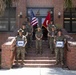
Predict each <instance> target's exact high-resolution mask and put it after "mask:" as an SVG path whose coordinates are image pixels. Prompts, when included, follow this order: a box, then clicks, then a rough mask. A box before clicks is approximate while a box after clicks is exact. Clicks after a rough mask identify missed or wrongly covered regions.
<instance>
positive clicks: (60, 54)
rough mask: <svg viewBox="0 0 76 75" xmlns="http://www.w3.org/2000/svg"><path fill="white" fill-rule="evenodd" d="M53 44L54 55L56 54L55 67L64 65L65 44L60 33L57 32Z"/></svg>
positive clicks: (59, 31)
mask: <svg viewBox="0 0 76 75" xmlns="http://www.w3.org/2000/svg"><path fill="white" fill-rule="evenodd" d="M54 43H55V54H56V65H57V64H59V63H61V65H64V63H63V58H64V44H65V43H66V39H65V37H64V36H63V35H62V31H61V30H58V33H57V36H56V37H55V39H54Z"/></svg>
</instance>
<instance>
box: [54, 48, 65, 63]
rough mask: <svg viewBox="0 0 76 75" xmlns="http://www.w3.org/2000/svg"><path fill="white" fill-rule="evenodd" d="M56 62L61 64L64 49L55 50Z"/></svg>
mask: <svg viewBox="0 0 76 75" xmlns="http://www.w3.org/2000/svg"><path fill="white" fill-rule="evenodd" d="M55 54H56V62H63V57H64V48H55Z"/></svg>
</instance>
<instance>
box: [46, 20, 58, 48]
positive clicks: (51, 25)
mask: <svg viewBox="0 0 76 75" xmlns="http://www.w3.org/2000/svg"><path fill="white" fill-rule="evenodd" d="M52 27H54V30H55V31H56V29H57V27H56V26H55V25H54V24H53V21H50V23H49V25H48V26H47V31H48V33H50V32H51V30H52ZM49 41H50V37H49V36H48V47H50V42H49Z"/></svg>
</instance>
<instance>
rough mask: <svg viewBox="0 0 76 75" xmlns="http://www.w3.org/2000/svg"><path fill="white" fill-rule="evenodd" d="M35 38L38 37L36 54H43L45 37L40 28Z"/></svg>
mask: <svg viewBox="0 0 76 75" xmlns="http://www.w3.org/2000/svg"><path fill="white" fill-rule="evenodd" d="M35 37H36V53H37V54H38V53H40V54H42V37H43V34H42V30H41V28H40V27H38V28H37V31H36V34H35Z"/></svg>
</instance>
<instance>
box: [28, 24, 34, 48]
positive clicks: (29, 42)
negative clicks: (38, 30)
mask: <svg viewBox="0 0 76 75" xmlns="http://www.w3.org/2000/svg"><path fill="white" fill-rule="evenodd" d="M27 30H28V36H27V41H28V43H27V44H28V47H31V45H32V44H31V43H32V32H33V27H32V26H31V25H28V26H27Z"/></svg>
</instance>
